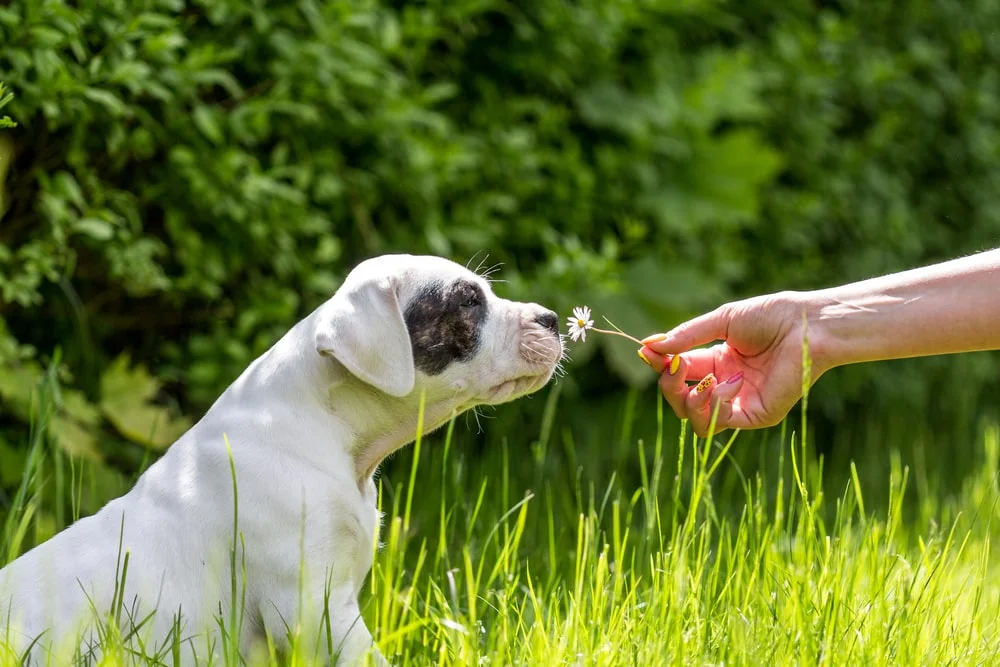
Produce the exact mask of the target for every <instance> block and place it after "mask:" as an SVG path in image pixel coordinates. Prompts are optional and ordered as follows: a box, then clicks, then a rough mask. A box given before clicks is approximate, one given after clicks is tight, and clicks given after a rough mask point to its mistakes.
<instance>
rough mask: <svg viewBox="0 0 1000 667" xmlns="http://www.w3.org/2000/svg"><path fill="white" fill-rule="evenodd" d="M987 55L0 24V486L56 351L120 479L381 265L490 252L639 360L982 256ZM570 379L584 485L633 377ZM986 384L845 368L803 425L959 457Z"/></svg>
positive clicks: (992, 139)
mask: <svg viewBox="0 0 1000 667" xmlns="http://www.w3.org/2000/svg"><path fill="white" fill-rule="evenodd" d="M998 30H1000V10H998V9H997V8H995V7H994V5H993V4H990V3H987V2H985V0H978V1H977V2H974V3H972V4H971V5H969V6H968V7H964V8H962V9H961V10H959V9H957V8H956V7H955V5H954V3H951V2H949V1H947V0H906V1H904V2H898V3H891V4H889V5H885V6H881V5H880V6H879V7H875V8H873V7H872V6H870V3H862V2H860V0H844V1H842V2H838V3H820V7H819V8H817V6H816V3H813V2H806V0H791V1H782V2H773V1H771V0H755V1H754V2H738V3H737V2H726V1H723V0H685V1H684V2H678V1H677V0H582V1H581V2H575V3H563V2H558V1H556V0H532V1H515V2H500V1H499V0H460V1H454V0H452V1H448V2H444V1H441V0H431V1H429V2H423V3H395V2H389V1H388V0H366V1H364V2H344V1H334V2H319V1H318V0H300V1H299V2H296V3H269V4H265V3H245V2H237V1H236V0H217V1H213V2H204V1H196V2H190V3H184V2H180V0H133V1H125V0H111V1H108V2H100V3H73V2H69V1H68V0H38V1H35V0H12V1H11V2H8V3H6V4H4V5H3V6H2V7H0V43H2V44H3V45H4V48H3V49H0V76H2V77H3V79H4V81H5V82H6V83H7V84H8V85H9V86H10V87H11V89H12V90H13V91H14V92H15V93H16V97H14V99H13V100H12V101H10V104H9V105H8V106H7V107H5V108H6V109H8V110H9V112H10V114H11V116H12V117H13V118H14V119H16V120H17V121H18V125H17V127H15V128H13V129H8V130H6V131H4V132H0V373H3V376H4V378H6V380H7V382H4V386H3V387H2V389H0V391H2V392H3V394H2V397H3V403H2V405H0V412H2V415H3V417H4V421H3V422H2V423H0V439H3V440H5V441H6V442H7V443H8V444H7V445H5V446H3V447H0V458H2V460H0V468H5V467H6V465H5V464H4V463H5V461H7V460H8V458H7V457H8V454H5V453H4V452H13V451H16V450H18V449H19V447H18V446H15V445H12V444H10V443H21V442H24V439H23V437H21V436H22V435H23V433H24V431H25V429H26V423H27V422H26V418H27V413H26V412H25V408H24V395H25V392H27V391H29V388H30V387H31V386H34V384H35V383H37V382H38V381H39V379H40V378H41V377H42V370H41V369H42V368H44V367H46V366H47V365H48V364H49V361H50V359H51V355H52V353H53V351H54V350H56V349H61V352H62V362H61V364H60V368H59V374H58V377H59V378H60V380H61V381H62V383H63V384H64V385H65V387H64V389H63V391H61V393H60V395H61V397H62V398H61V403H60V407H59V410H60V412H59V415H58V417H57V418H58V419H62V420H63V421H64V424H65V425H66V428H65V429H63V428H54V429H53V430H52V434H53V437H54V438H56V439H57V440H58V442H59V445H60V447H62V448H63V449H64V450H65V451H66V452H71V453H73V454H74V455H79V456H91V457H95V456H96V457H103V458H105V459H110V460H111V462H112V463H113V464H114V465H115V466H117V467H123V468H126V469H128V468H129V467H130V466H135V465H139V463H140V462H141V461H142V460H144V459H145V457H146V456H147V454H149V453H150V451H149V450H152V451H153V452H154V453H155V450H156V449H157V448H159V447H161V446H162V445H163V444H164V443H165V442H166V440H167V439H169V437H170V435H171V434H173V433H176V432H177V429H179V428H180V427H181V426H182V425H183V424H184V423H185V422H184V419H183V418H181V417H180V416H179V415H181V414H183V415H187V416H188V417H187V418H188V419H190V418H195V417H197V416H198V415H199V414H200V413H201V412H202V411H203V410H204V409H205V408H206V407H207V406H208V405H209V404H210V403H211V401H212V400H214V398H215V397H216V396H217V395H218V394H219V392H220V391H221V390H222V389H223V388H224V387H225V386H226V385H227V384H228V383H229V382H231V381H232V379H233V378H234V377H235V376H236V375H237V374H238V373H239V372H240V371H241V370H242V369H243V368H245V366H246V365H247V364H248V363H249V362H250V360H252V359H253V358H254V357H255V356H256V355H258V354H260V353H261V352H263V351H264V350H265V349H266V348H267V347H268V346H269V345H270V344H271V343H273V341H274V340H276V338H277V337H278V336H280V335H281V334H282V333H284V331H286V330H287V328H288V327H289V326H290V325H291V324H292V323H293V322H295V321H296V320H297V319H298V318H300V317H302V316H303V315H305V314H306V313H307V312H309V311H310V310H311V309H312V308H314V307H315V306H316V305H318V304H319V303H320V302H321V301H322V300H324V299H326V298H327V297H328V296H329V295H330V294H331V293H332V291H333V290H335V289H336V287H337V285H338V284H339V283H340V281H341V280H342V279H343V276H344V275H345V273H346V271H347V270H349V268H350V267H351V266H352V265H353V264H354V263H356V262H357V261H358V260H360V259H361V258H363V257H365V256H368V255H371V254H375V253H383V252H394V251H405V252H416V253H421V252H431V253H437V254H442V255H446V256H449V257H452V258H454V259H457V260H459V261H463V262H464V261H466V260H468V259H470V258H473V257H477V259H476V260H475V262H478V261H479V259H482V257H483V253H484V251H488V252H489V260H488V261H487V264H492V263H493V262H503V263H504V268H503V271H502V275H501V277H502V278H503V279H505V280H506V281H507V282H506V283H505V284H501V285H499V286H498V290H499V291H501V292H502V293H503V294H504V296H508V297H511V298H520V299H530V300H535V301H540V302H543V303H546V304H547V305H549V306H550V307H553V308H555V309H557V310H558V311H560V312H561V313H567V312H568V311H569V309H570V308H571V307H572V306H574V305H578V304H581V303H586V304H589V305H591V306H593V307H594V308H595V310H596V312H597V314H598V316H600V315H607V316H608V317H610V318H611V319H613V320H614V321H615V323H616V324H618V325H619V326H621V327H623V328H624V329H625V330H627V331H629V332H631V333H634V334H638V335H642V334H645V333H651V332H654V331H658V330H662V329H665V328H668V327H670V326H671V325H673V324H675V323H677V322H678V321H680V320H682V319H684V318H686V317H688V316H691V315H694V314H697V313H699V312H701V311H703V310H705V309H708V308H711V307H714V306H715V305H718V304H719V303H721V302H723V301H725V300H728V299H732V298H737V297H741V296H746V295H749V294H752V293H756V292H762V291H773V290H778V289H786V288H794V289H804V288H810V287H818V286H824V285H828V284H831V283H834V282H841V281H844V280H850V279H855V278H861V277H865V276H868V275H871V274H873V273H877V272H883V271H888V270H892V269H899V268H903V267H905V266H909V265H913V264H917V263H920V262H927V261H933V260H936V259H942V258H944V257H948V256H954V255H957V254H960V253H962V252H966V251H970V250H973V249H978V248H981V247H983V246H985V245H990V244H995V243H996V239H997V238H1000V215H998V214H997V210H1000V209H998V207H996V206H995V205H993V203H994V197H995V193H996V192H997V191H998V188H997V181H998V179H1000V171H998V170H1000V167H998V166H997V164H996V161H995V160H994V159H993V158H994V155H995V148H996V146H997V145H998V143H1000V91H998V90H997V85H998V80H997V76H996V75H995V73H994V69H995V68H993V67H992V66H991V63H993V62H995V60H996V57H997V55H998V53H997V49H998V48H1000V46H998V43H997V41H996V40H995V39H993V37H992V36H993V35H994V34H998ZM0 98H3V95H2V94H0ZM11 164H12V165H13V166H11ZM8 169H9V172H8ZM4 183H6V184H5V185H4ZM574 357H575V360H574V364H573V367H572V368H571V373H570V377H569V378H567V380H566V381H565V385H566V386H565V391H564V400H566V401H569V402H570V403H571V404H572V405H574V406H575V408H574V409H572V410H567V411H565V414H566V415H572V414H576V413H577V411H578V410H579V414H588V415H594V420H593V421H592V422H588V423H581V422H580V420H578V419H573V418H572V417H560V422H559V424H557V425H555V428H557V429H559V430H562V429H570V430H571V431H573V432H575V433H576V436H577V437H578V438H580V439H581V442H590V444H591V445H592V450H591V451H590V453H589V454H588V456H591V457H593V458H594V459H595V460H600V459H601V457H604V456H607V453H606V452H605V443H606V442H607V440H608V439H609V438H611V437H614V436H613V435H612V433H611V431H612V427H611V426H609V425H610V424H612V423H614V419H613V417H614V415H615V414H616V413H617V412H618V411H619V410H620V407H621V396H622V395H623V392H624V391H625V389H626V388H628V387H641V388H645V390H647V391H653V389H652V386H651V382H652V381H653V379H654V378H653V377H652V376H651V374H650V373H649V371H648V369H647V368H646V367H645V366H644V365H642V364H641V363H640V362H639V361H638V359H636V356H635V353H634V349H632V347H631V346H630V344H629V343H627V342H624V341H619V340H617V339H615V338H612V337H597V338H596V339H595V340H594V341H592V342H588V343H587V344H586V345H582V346H578V347H576V348H575V349H574ZM125 359H128V360H129V361H128V362H126V361H124V360H125ZM126 363H130V364H132V365H131V366H129V367H128V370H125V368H126V367H125V365H124V364H126ZM119 364H121V365H119ZM997 369H998V365H997V359H996V357H995V355H993V356H991V355H980V356H977V357H975V358H970V359H965V360H958V361H955V360H926V361H921V362H912V363H901V364H895V365H891V366H886V365H883V366H881V367H879V368H878V369H873V368H858V369H851V370H848V371H844V372H838V373H837V374H835V376H832V377H829V378H824V380H823V383H822V386H821V387H820V388H819V391H818V392H817V395H816V396H815V399H814V403H813V405H814V407H815V409H816V414H817V416H818V418H821V419H827V420H837V423H843V424H845V428H846V426H847V422H854V421H857V422H858V423H860V421H861V420H862V419H863V418H864V415H866V414H872V413H874V414H885V415H886V419H887V420H890V421H891V420H893V419H895V422H893V423H898V424H899V425H900V426H899V427H900V428H909V427H913V428H917V429H933V428H940V429H942V431H943V432H947V433H952V432H954V429H953V428H952V426H953V424H952V422H958V423H961V424H965V428H966V429H967V430H966V431H963V432H962V435H963V436H965V437H967V438H968V437H971V434H972V432H973V431H974V429H975V428H976V424H975V419H973V416H975V415H979V414H980V413H982V412H983V411H985V410H989V409H995V406H994V407H992V408H991V407H990V403H989V402H988V401H987V398H986V397H987V396H988V392H989V391H996V389H997V388H998V387H997V384H998V381H997V379H996V378H997V372H996V371H997ZM958 379H962V384H961V387H960V388H959V389H958V390H956V391H955V392H953V393H949V394H948V395H947V396H941V395H940V392H939V388H940V387H941V386H948V385H952V384H955V383H956V381H957V380H958ZM8 383H9V384H8ZM132 396H134V397H135V399H134V400H132ZM125 399H128V400H129V401H131V402H128V404H127V405H123V404H121V401H122V400H125ZM109 406H111V407H110V408H109ZM866 410H867V411H869V412H867V413H866V412H865V411H866ZM914 412H918V413H919V414H920V415H921V417H920V418H919V419H917V420H914V419H912V415H913V414H914ZM538 413H539V407H538V406H537V402H535V404H532V403H531V402H527V401H525V402H521V403H519V404H517V405H515V406H509V407H507V408H505V409H504V410H502V411H500V412H499V414H498V417H499V419H498V420H497V421H496V422H494V423H493V424H494V426H493V428H490V429H488V430H487V436H485V437H484V438H483V440H487V441H488V442H489V443H491V444H496V441H497V440H498V439H499V438H500V437H502V435H503V434H504V433H505V432H506V428H507V427H508V426H509V425H511V424H517V423H521V422H523V420H524V419H525V418H528V419H537V418H538ZM854 415H861V416H859V417H858V418H857V420H852V419H846V418H845V416H854ZM823 432H825V433H833V432H834V430H833V429H825V430H824V431H823ZM152 433H155V434H158V435H154V436H151V435H150V434H152ZM470 437H472V436H470ZM151 438H152V439H151ZM843 442H850V440H849V439H846V438H845V439H844V440H843ZM11 456H12V455H11ZM11 460H13V459H11ZM950 464H951V463H950V462H949V465H950Z"/></svg>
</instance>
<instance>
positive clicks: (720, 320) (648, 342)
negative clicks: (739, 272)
mask: <svg viewBox="0 0 1000 667" xmlns="http://www.w3.org/2000/svg"><path fill="white" fill-rule="evenodd" d="M728 330H729V312H728V309H727V308H725V307H724V306H720V307H719V308H716V309H715V310H713V311H712V312H710V313H705V314H704V315H699V316H698V317H695V318H694V319H691V320H688V321H687V322H684V323H683V324H679V325H677V326H676V327H674V328H673V329H671V330H670V331H668V332H667V333H663V334H654V335H652V336H649V337H647V338H646V339H645V340H643V341H642V343H643V344H644V345H645V346H646V347H648V348H650V349H651V350H653V351H655V352H658V353H660V354H677V353H679V352H685V351H687V350H690V349H691V348H692V347H695V346H697V345H704V344H706V343H711V342H713V341H717V340H725V339H726V335H727V333H728Z"/></svg>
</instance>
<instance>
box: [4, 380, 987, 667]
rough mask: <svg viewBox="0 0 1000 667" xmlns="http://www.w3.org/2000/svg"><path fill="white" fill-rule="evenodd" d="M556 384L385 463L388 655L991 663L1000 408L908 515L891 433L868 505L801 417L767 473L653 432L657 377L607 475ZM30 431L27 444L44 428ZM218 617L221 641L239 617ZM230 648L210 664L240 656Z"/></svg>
mask: <svg viewBox="0 0 1000 667" xmlns="http://www.w3.org/2000/svg"><path fill="white" fill-rule="evenodd" d="M558 396H559V389H558V386H556V387H555V388H553V389H552V390H550V391H549V394H548V399H547V401H548V402H547V405H546V414H545V416H544V418H543V420H542V424H541V429H540V433H538V434H537V435H536V436H531V435H526V434H516V437H515V434H511V438H510V439H509V440H508V441H506V442H505V443H504V445H503V446H502V447H500V448H499V449H498V450H497V451H491V452H483V453H482V454H481V456H479V457H475V458H473V457H469V456H467V455H466V453H465V452H462V451H457V450H456V449H454V448H453V442H454V437H453V436H454V434H455V428H456V424H455V423H454V422H453V423H451V424H449V425H448V426H447V428H446V429H445V430H444V432H442V433H437V434H434V435H433V436H430V437H425V438H421V439H418V440H417V442H416V443H415V444H414V445H413V448H414V451H413V452H412V456H411V457H410V461H411V462H412V463H411V466H410V467H409V469H407V470H403V469H398V468H397V469H394V470H393V474H392V475H391V476H389V477H386V478H383V479H380V480H379V485H380V503H381V506H382V507H381V509H382V510H383V511H384V512H385V513H386V518H385V521H384V523H383V529H382V533H381V536H380V539H381V541H382V544H381V545H380V548H379V550H378V553H377V555H376V558H375V565H374V567H373V569H372V572H371V575H370V578H369V581H368V584H367V586H366V588H365V591H364V592H363V595H362V609H363V615H364V617H365V620H366V622H367V623H368V626H369V628H370V629H371V630H372V633H373V634H374V636H375V638H376V640H377V642H378V644H379V646H380V648H381V650H382V652H383V653H384V654H385V655H386V656H387V657H388V658H389V660H390V661H391V662H392V663H393V664H396V665H408V664H414V665H431V664H435V665H559V664H566V665H584V664H586V665H609V666H610V665H674V664H677V665H682V664H683V665H688V664H690V665H695V664H697V665H704V664H726V665H761V664H780V665H793V664H794V665H797V664H803V665H804V664H808V665H856V664H866V665H901V664H906V665H910V664H926V665H946V664H957V665H965V664H970V665H971V664H975V665H989V664H1000V637H998V630H1000V622H998V618H1000V586H998V583H1000V581H998V575H1000V567H998V562H997V558H996V556H995V555H994V554H993V552H992V550H991V543H992V537H993V535H994V533H995V531H996V526H997V521H996V519H997V518H998V500H1000V488H998V471H1000V429H998V428H997V427H995V426H988V427H986V428H985V429H984V430H983V432H982V434H981V437H980V438H979V440H978V441H976V442H971V443H964V445H963V446H964V447H965V450H966V451H968V452H970V454H969V455H971V451H972V450H973V449H978V450H979V452H980V455H981V456H982V458H983V460H984V461H985V464H984V465H983V466H982V467H981V469H980V470H979V472H978V474H976V475H975V476H973V477H971V478H969V479H968V480H967V482H966V484H965V486H964V487H963V488H962V489H961V490H960V491H959V492H957V493H955V494H953V495H951V496H949V497H944V496H934V495H932V494H926V493H924V494H920V500H919V507H918V508H917V509H918V511H917V512H909V513H908V512H905V511H904V508H905V506H906V503H904V499H905V498H906V496H907V494H908V493H911V492H912V491H911V488H910V487H911V485H912V480H911V475H910V470H909V468H907V467H906V466H904V465H902V463H901V461H900V459H899V456H898V455H896V454H894V453H893V452H894V448H893V447H892V443H885V448H884V451H885V456H887V457H890V458H891V459H892V472H891V474H890V475H889V478H888V479H887V480H886V481H885V485H886V488H887V497H888V499H889V500H888V502H887V503H885V504H883V506H882V508H881V509H877V510H876V509H875V507H874V506H870V505H871V503H868V504H866V502H865V491H866V489H863V488H862V487H861V482H860V479H861V476H860V475H859V474H858V470H857V468H855V467H854V466H853V464H852V465H851V470H850V473H851V474H850V475H849V480H850V481H849V482H848V483H847V484H846V485H845V486H844V487H843V488H841V489H839V490H837V492H835V493H834V492H829V493H828V492H827V491H825V490H824V484H823V480H824V474H825V473H824V470H823V463H822V461H821V460H819V459H818V458H817V457H816V456H815V455H814V454H813V453H811V452H810V451H809V441H808V438H807V437H806V435H807V434H806V431H805V421H804V418H803V421H802V422H801V423H800V424H797V425H796V427H795V428H793V427H792V425H791V424H788V423H786V424H785V425H783V426H782V427H780V431H778V434H779V435H780V439H781V443H782V446H781V448H780V450H778V451H775V452H773V455H774V456H775V457H776V458H777V464H776V466H774V467H772V468H769V470H771V471H772V472H770V473H769V472H765V471H760V472H755V473H754V474H753V475H749V476H747V475H744V474H743V472H742V471H741V470H740V469H739V467H738V466H737V465H736V463H735V462H734V461H733V460H732V458H731V456H730V454H731V452H732V451H733V448H734V447H738V446H739V443H740V440H741V438H742V437H745V436H740V435H738V434H729V433H727V434H724V436H725V437H718V438H716V437H710V438H706V439H699V438H697V437H695V436H694V435H693V434H691V433H687V432H686V431H685V429H683V428H682V429H681V434H680V437H679V439H678V441H677V443H676V445H675V444H674V443H668V442H665V439H664V436H663V433H664V431H665V421H666V420H667V419H672V416H670V415H669V414H665V411H664V406H663V402H662V399H660V398H659V397H657V399H656V403H655V404H653V402H652V401H650V402H649V406H648V407H649V408H650V409H655V410H656V412H657V429H656V431H655V433H652V434H651V435H652V437H651V438H650V439H648V440H646V439H640V438H638V437H636V436H635V434H633V433H632V432H631V430H630V428H631V427H630V424H631V423H632V413H633V412H634V411H637V410H640V409H641V408H642V406H641V405H640V401H633V402H630V403H628V406H627V410H626V414H625V415H624V417H623V420H622V437H621V445H615V446H627V447H631V448H633V449H634V455H635V457H637V459H638V461H639V468H640V481H639V483H638V484H634V485H628V484H626V483H623V482H621V481H619V478H618V476H617V475H616V474H615V473H614V471H606V473H607V474H606V476H605V483H603V484H601V485H598V484H597V483H596V482H595V481H594V479H593V478H591V479H590V480H589V481H588V480H587V479H586V478H585V476H583V475H582V474H574V471H573V470H570V471H569V472H568V474H562V475H553V474H552V470H551V466H550V465H549V462H548V460H549V459H550V458H551V457H552V456H553V455H554V452H555V451H556V450H557V449H558V450H560V460H565V461H573V460H575V452H574V444H573V441H572V438H571V437H569V435H568V434H560V435H559V436H555V435H554V434H553V433H552V430H551V427H550V426H551V424H552V422H553V419H552V417H553V415H554V414H555V411H557V410H558V409H559V401H558ZM43 414H44V411H43ZM32 447H33V451H35V450H36V449H37V450H38V456H39V457H41V456H42V455H43V453H44V451H45V446H44V439H41V438H39V439H37V440H33V443H32ZM33 456H34V454H33ZM38 470H39V467H38V466H37V465H35V466H34V467H33V466H31V465H29V467H28V470H27V471H26V475H25V483H24V484H23V485H22V490H23V491H22V492H19V493H18V495H17V496H16V498H17V505H16V507H15V508H14V510H13V511H11V512H9V513H8V516H7V521H6V524H5V526H4V533H3V539H4V542H3V544H0V548H2V549H3V550H4V553H8V552H16V551H17V550H18V549H19V547H20V544H21V541H20V539H19V535H23V534H24V532H25V531H26V530H27V529H28V526H29V525H30V524H31V522H32V521H33V508H34V507H35V504H34V501H33V497H32V492H31V490H32V489H34V488H37V487H38V485H39V480H38ZM775 470H776V472H773V471H775ZM526 471H527V472H526ZM723 480H725V484H723ZM733 480H736V481H735V482H733ZM76 482H77V475H76V474H73V475H71V476H70V480H69V486H70V488H69V489H68V490H67V493H68V495H69V496H70V497H73V496H75V494H76V490H75V489H74V488H72V487H73V485H74V484H75V483H76ZM720 488H725V489H727V490H726V491H725V497H724V498H718V497H717V495H718V494H719V493H720ZM733 489H735V490H733ZM879 492H880V493H879V495H882V494H883V492H884V490H881V489H880V490H879ZM233 510H234V512H235V509H234V508H233ZM908 514H912V516H907V515H908ZM942 517H951V518H950V519H949V520H948V522H947V523H941V519H942ZM235 521H236V519H235V518H234V522H235ZM234 539H235V538H234ZM237 546H238V544H237V542H235V541H234V547H233V552H234V554H235V553H236V551H237ZM373 547H374V545H373ZM234 558H235V555H234ZM109 566H110V567H112V568H113V567H114V564H109ZM237 569H238V568H236V566H235V561H234V572H235V571H236V570H237ZM235 585H236V582H234V586H235ZM234 599H235V596H234ZM233 613H234V614H235V613H238V612H236V611H233ZM220 620H224V621H225V624H228V625H227V627H228V628H229V629H230V632H226V631H225V629H226V628H223V630H224V631H223V632H222V635H223V639H222V642H223V644H227V642H228V640H227V639H226V636H230V635H231V634H232V632H234V631H235V630H234V629H235V627H236V624H237V623H238V618H237V617H236V616H232V617H229V618H227V619H220ZM220 627H221V626H220ZM107 636H109V637H112V636H113V635H111V634H110V633H109V634H108V635H107ZM0 643H2V639H0ZM106 648H107V649H108V652H109V653H110V655H109V656H107V657H106V658H105V663H104V664H112V665H113V664H153V663H152V661H150V660H148V659H147V660H137V659H135V658H133V657H131V654H130V653H129V652H128V650H127V649H126V648H124V647H123V643H122V642H120V641H117V640H114V641H112V640H109V643H108V646H107V647H106ZM223 648H224V649H225V650H223V651H222V652H221V654H222V655H223V658H220V663H219V664H227V665H230V664H239V663H240V661H241V660H242V657H241V656H239V655H238V654H237V653H236V651H235V647H234V646H232V643H231V642H228V646H227V647H223ZM2 653H3V651H2V649H0V654H2ZM176 657H177V651H176V648H175V650H174V651H168V652H166V653H164V654H163V655H161V656H160V659H161V660H162V664H173V662H172V660H173V659H176ZM244 657H245V656H244ZM283 660H284V661H285V662H294V663H295V664H310V660H308V659H305V658H304V657H303V656H302V655H293V656H291V657H286V658H284V659H283ZM268 661H269V662H272V663H278V662H280V660H279V659H278V658H277V657H276V656H275V654H274V652H272V653H271V655H270V657H269V658H268ZM8 664H11V665H12V664H16V659H15V657H13V656H8V657H7V658H6V659H4V658H0V665H5V666H6V665H8Z"/></svg>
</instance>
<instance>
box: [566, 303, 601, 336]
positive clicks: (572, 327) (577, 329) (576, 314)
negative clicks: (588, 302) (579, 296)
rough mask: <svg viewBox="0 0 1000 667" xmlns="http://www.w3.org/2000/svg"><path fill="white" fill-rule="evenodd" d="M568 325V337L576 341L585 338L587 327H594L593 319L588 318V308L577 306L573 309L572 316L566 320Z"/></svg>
mask: <svg viewBox="0 0 1000 667" xmlns="http://www.w3.org/2000/svg"><path fill="white" fill-rule="evenodd" d="M566 324H568V325H569V337H570V338H571V339H572V340H573V342H576V341H578V340H583V341H585V340H587V329H593V328H594V320H592V319H590V308H588V307H587V306H577V307H576V308H574V309H573V317H570V318H569V319H568V320H566Z"/></svg>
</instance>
